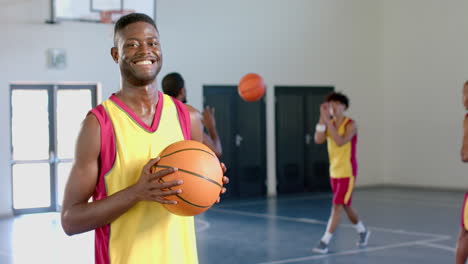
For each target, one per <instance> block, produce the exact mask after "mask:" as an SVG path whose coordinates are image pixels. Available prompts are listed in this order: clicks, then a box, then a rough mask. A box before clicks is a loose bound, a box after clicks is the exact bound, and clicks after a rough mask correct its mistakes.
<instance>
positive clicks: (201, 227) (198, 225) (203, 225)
mask: <svg viewBox="0 0 468 264" xmlns="http://www.w3.org/2000/svg"><path fill="white" fill-rule="evenodd" d="M194 222H195V231H196V232H197V233H198V232H203V231H205V230H207V229H208V228H210V226H211V225H210V222H208V221H206V220H202V219H198V218H195V219H194Z"/></svg>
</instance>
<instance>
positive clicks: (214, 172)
mask: <svg viewBox="0 0 468 264" xmlns="http://www.w3.org/2000/svg"><path fill="white" fill-rule="evenodd" d="M160 158H161V159H160V160H159V162H158V163H157V164H156V165H155V166H154V167H153V171H154V172H156V171H158V170H162V169H165V168H169V167H174V168H178V170H177V171H176V172H174V173H171V174H169V175H166V176H164V177H162V178H161V179H160V181H161V182H168V181H173V180H183V184H181V185H179V186H176V187H174V188H177V189H181V190H182V193H180V194H176V195H171V196H168V197H166V198H167V199H168V200H174V201H177V204H163V206H164V207H165V208H166V209H167V210H169V211H170V212H172V213H174V214H176V215H182V216H193V215H197V214H200V213H202V212H204V211H206V210H208V209H209V208H210V207H211V206H212V205H213V204H214V203H215V202H216V200H217V199H218V197H219V195H220V193H221V189H222V188H223V180H222V179H223V169H222V168H221V163H220V161H219V160H218V158H217V157H216V155H215V154H214V153H213V151H211V149H210V148H208V147H207V146H205V145H204V144H202V143H200V142H198V141H194V140H182V141H178V142H176V143H173V144H171V145H169V146H168V147H167V148H165V149H164V150H163V151H162V152H161V154H160Z"/></svg>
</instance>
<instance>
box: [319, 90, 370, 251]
mask: <svg viewBox="0 0 468 264" xmlns="http://www.w3.org/2000/svg"><path fill="white" fill-rule="evenodd" d="M348 106H349V99H348V97H346V96H345V95H344V94H342V93H335V92H333V93H331V94H329V95H328V96H327V97H326V99H325V103H323V104H322V105H321V106H320V121H319V123H318V124H317V126H316V131H315V143H316V144H322V143H324V142H325V141H327V145H328V155H329V158H330V177H331V179H330V181H331V186H332V191H333V201H332V202H333V205H332V210H331V215H330V219H329V220H328V225H327V229H326V230H325V233H324V234H323V237H322V238H321V239H320V241H319V243H318V245H317V246H316V247H315V248H314V249H313V251H314V252H316V253H321V254H326V253H328V244H329V243H330V240H331V238H332V236H333V233H334V232H335V230H336V228H337V226H338V224H339V222H340V215H341V211H342V209H344V211H345V212H346V215H347V216H348V218H349V220H350V221H351V223H352V224H353V225H354V227H355V228H356V231H357V232H358V235H359V238H358V242H357V245H358V246H360V247H364V246H366V245H367V241H368V239H369V235H370V231H369V230H368V229H367V228H366V227H365V226H364V224H363V223H362V222H361V221H360V220H359V217H358V214H357V212H356V211H355V210H354V209H353V208H352V207H351V199H352V193H353V189H354V184H355V181H356V175H357V160H356V145H357V126H356V122H355V121H354V120H352V119H351V118H349V117H347V116H345V114H344V112H345V111H346V110H347V109H348Z"/></svg>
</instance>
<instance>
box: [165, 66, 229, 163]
mask: <svg viewBox="0 0 468 264" xmlns="http://www.w3.org/2000/svg"><path fill="white" fill-rule="evenodd" d="M162 89H163V91H164V93H165V94H167V95H170V96H172V97H174V98H176V99H177V100H179V101H181V102H182V103H184V104H186V106H187V109H188V110H189V112H190V113H191V116H193V117H194V118H198V119H200V118H201V120H202V123H203V125H204V126H205V128H206V132H203V144H205V145H207V146H208V147H209V148H210V149H211V150H212V151H213V152H214V153H215V154H216V156H218V158H219V157H221V155H222V153H223V149H222V146H221V141H220V139H219V136H218V131H217V130H216V122H215V117H214V113H215V110H214V108H213V107H209V106H207V107H205V110H204V111H203V113H202V114H201V117H200V112H199V111H198V110H197V109H195V108H194V107H192V106H191V105H188V104H187V90H186V88H185V81H184V78H182V75H180V74H179V73H177V72H172V73H169V74H167V75H166V76H164V78H163V79H162ZM194 122H199V121H198V120H194Z"/></svg>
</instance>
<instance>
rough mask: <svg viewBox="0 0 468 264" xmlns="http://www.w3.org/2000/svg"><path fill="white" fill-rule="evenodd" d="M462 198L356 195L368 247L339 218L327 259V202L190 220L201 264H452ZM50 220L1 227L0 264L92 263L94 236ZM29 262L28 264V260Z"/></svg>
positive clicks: (278, 204) (293, 200)
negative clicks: (317, 249) (323, 246)
mask: <svg viewBox="0 0 468 264" xmlns="http://www.w3.org/2000/svg"><path fill="white" fill-rule="evenodd" d="M463 197H464V193H462V192H449V191H446V192H443V191H430V190H420V189H406V188H368V189H359V190H356V191H355V193H354V197H353V207H355V209H357V211H358V213H359V215H360V217H361V219H362V220H363V221H364V223H365V224H366V225H367V226H368V227H369V229H370V230H371V232H372V233H371V237H370V240H369V245H368V247H366V248H358V247H356V241H357V238H358V236H357V233H356V231H355V230H354V228H353V227H352V226H351V225H350V223H349V221H348V220H347V219H346V216H345V214H344V213H343V215H342V224H341V225H340V227H339V228H338V230H337V231H336V232H335V235H334V236H333V239H332V241H331V243H330V252H329V253H328V254H326V255H319V254H315V253H313V252H312V248H313V247H314V246H315V245H316V243H317V242H318V240H319V239H320V238H321V236H322V234H323V232H324V230H325V227H326V221H327V219H328V216H329V214H330V201H331V196H330V194H299V195H284V196H279V197H277V198H270V199H266V198H257V199H242V200H229V201H223V202H222V203H220V204H217V205H215V206H214V207H213V208H211V209H210V210H208V211H207V212H205V213H204V214H202V215H199V216H197V217H196V221H195V222H196V229H197V241H198V254H199V262H200V264H215V263H216V264H219V263H222V264H230V263H232V264H248V263H256V264H259V263H263V264H279V263H300V264H303V263H321V264H353V263H359V264H365V263H369V264H371V263H372V264H374V263H378V264H387V263H388V264H390V263H392V264H394V263H398V264H406V263H408V264H417V263H424V264H441V263H453V262H454V252H455V243H456V237H457V234H458V232H459V226H460V223H459V222H460V207H461V203H462V201H463ZM59 219H60V217H59V215H58V214H57V213H49V214H36V215H28V216H22V217H16V218H9V219H0V263H2V264H19V263H21V264H22V263H31V260H32V259H34V260H35V262H37V263H93V261H94V258H93V252H94V251H93V250H94V247H93V243H94V242H93V241H94V237H93V236H94V234H93V232H88V233H85V234H81V235H77V236H73V237H68V236H66V235H64V234H63V231H62V229H61V227H60V222H59V221H60V220H59ZM32 256H33V257H32Z"/></svg>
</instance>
